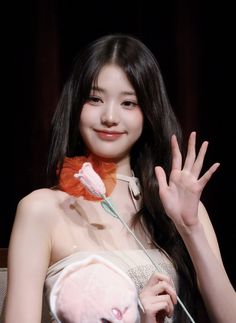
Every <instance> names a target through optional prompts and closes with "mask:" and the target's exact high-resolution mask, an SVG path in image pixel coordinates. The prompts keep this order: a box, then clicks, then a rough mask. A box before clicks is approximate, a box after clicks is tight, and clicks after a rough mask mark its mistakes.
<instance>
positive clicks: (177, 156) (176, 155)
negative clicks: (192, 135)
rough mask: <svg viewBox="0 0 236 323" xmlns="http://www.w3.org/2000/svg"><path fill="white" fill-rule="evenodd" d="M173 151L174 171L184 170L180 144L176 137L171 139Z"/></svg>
mask: <svg viewBox="0 0 236 323" xmlns="http://www.w3.org/2000/svg"><path fill="white" fill-rule="evenodd" d="M171 150H172V169H181V168H182V155H181V152H180V150H179V144H178V141H177V138H176V135H173V136H172V137H171Z"/></svg>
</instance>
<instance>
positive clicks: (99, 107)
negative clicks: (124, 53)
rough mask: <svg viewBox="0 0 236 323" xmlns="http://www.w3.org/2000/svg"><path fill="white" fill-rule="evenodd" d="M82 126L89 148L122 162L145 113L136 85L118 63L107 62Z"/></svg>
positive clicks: (90, 99)
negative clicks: (109, 63)
mask: <svg viewBox="0 0 236 323" xmlns="http://www.w3.org/2000/svg"><path fill="white" fill-rule="evenodd" d="M79 129H80V133H81V136H82V138H83V141H84V143H85V145H86V146H87V148H88V150H89V151H90V152H92V153H93V154H95V155H96V156H99V157H101V158H104V159H110V160H114V161H120V160H122V159H126V158H129V153H130V150H131V148H132V146H133V145H134V143H135V142H136V141H137V140H138V138H139V137H140V135H141V133H142V129H143V114H142V111H141V108H140V107H139V105H138V102H137V97H136V94H135V91H134V88H133V87H132V85H131V84H130V82H129V80H128V78H127V76H126V74H125V73H124V72H123V70H122V69H121V68H120V67H119V66H117V65H112V64H111V65H105V66H104V67H103V68H102V69H101V71H100V73H99V75H98V79H97V82H96V84H95V83H94V84H93V86H92V89H91V91H90V96H89V98H88V100H87V101H86V103H85V104H84V106H83V108H82V112H81V116H80V123H79Z"/></svg>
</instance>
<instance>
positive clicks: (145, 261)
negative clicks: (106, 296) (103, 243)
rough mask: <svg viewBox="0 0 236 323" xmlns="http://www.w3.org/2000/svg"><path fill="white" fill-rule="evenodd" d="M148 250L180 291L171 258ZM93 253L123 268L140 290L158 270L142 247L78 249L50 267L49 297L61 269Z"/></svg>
mask: <svg viewBox="0 0 236 323" xmlns="http://www.w3.org/2000/svg"><path fill="white" fill-rule="evenodd" d="M147 252H148V255H149V257H150V258H151V259H152V260H153V261H154V263H155V264H156V266H157V268H158V271H159V272H162V273H164V274H166V275H168V276H169V277H170V278H171V279H172V281H173V283H174V285H175V288H176V291H177V293H178V275H177V273H176V270H175V268H174V266H173V264H172V263H171V261H170V260H169V258H168V257H167V256H166V255H165V254H164V253H163V252H161V251H159V250H157V249H148V250H147ZM91 255H99V256H101V257H104V258H105V259H107V260H109V261H110V262H112V263H113V264H114V265H116V266H117V267H119V268H120V269H121V270H123V271H124V272H125V273H126V274H128V275H129V277H130V278H131V279H132V280H133V281H134V283H135V285H136V287H137V290H138V292H140V291H141V289H142V288H143V286H144V285H145V284H146V283H147V281H148V279H149V278H150V276H151V275H152V273H153V272H154V271H155V270H156V268H155V266H154V265H153V263H152V262H151V261H150V259H149V257H148V256H147V255H146V254H145V252H144V251H143V250H141V249H136V250H109V251H108V250H100V251H78V252H75V253H73V254H71V255H69V256H67V257H65V258H63V259H61V260H59V261H57V262H56V263H54V264H53V265H51V266H50V267H49V268H48V271H47V275H46V280H45V294H46V297H47V299H49V296H50V291H51V289H52V287H53V285H54V284H55V282H56V280H57V278H58V277H59V275H60V273H61V271H62V270H63V269H64V268H66V267H67V266H68V265H70V264H72V263H75V262H77V261H81V260H83V259H85V258H86V257H88V256H91ZM169 322H172V319H169V318H166V320H165V323H169Z"/></svg>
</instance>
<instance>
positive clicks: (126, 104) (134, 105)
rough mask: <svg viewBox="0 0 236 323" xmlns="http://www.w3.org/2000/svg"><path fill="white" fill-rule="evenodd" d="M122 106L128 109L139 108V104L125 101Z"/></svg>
mask: <svg viewBox="0 0 236 323" xmlns="http://www.w3.org/2000/svg"><path fill="white" fill-rule="evenodd" d="M122 105H123V106H124V107H125V108H126V109H134V108H136V107H137V106H138V103H136V102H133V101H124V102H123V103H122Z"/></svg>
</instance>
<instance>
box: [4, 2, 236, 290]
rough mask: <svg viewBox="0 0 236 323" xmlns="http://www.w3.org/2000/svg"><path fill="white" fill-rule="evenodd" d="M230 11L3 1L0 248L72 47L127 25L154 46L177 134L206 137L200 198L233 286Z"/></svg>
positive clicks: (36, 174) (33, 179)
mask: <svg viewBox="0 0 236 323" xmlns="http://www.w3.org/2000/svg"><path fill="white" fill-rule="evenodd" d="M206 3H207V4H206ZM233 12H234V10H233V7H232V4H231V2H230V1H224V2H223V3H219V4H217V3H216V2H215V1H212V2H211V1H187V0H182V1H169V0H166V1H158V0H156V1H153V0H152V1H149V0H146V1H144V0H143V1H141V0H137V1H134V2H131V1H127V0H126V1H124V0H120V1H116V2H115V1H89V2H84V3H83V4H82V2H81V1H69V0H64V1H56V0H55V1H53V0H47V1H46V0H41V1H40V0H38V1H37V0H35V1H24V2H23V3H22V2H19V1H15V3H14V2H11V3H9V4H8V5H7V7H6V8H3V7H2V15H3V16H5V20H4V26H3V28H2V30H3V33H4V37H3V38H2V40H1V43H2V46H1V48H2V49H1V51H2V53H3V54H4V60H3V66H2V71H4V73H2V81H3V82H2V84H4V88H3V91H2V95H3V96H2V100H1V102H2V107H1V115H2V117H1V121H2V122H1V125H2V127H1V129H2V172H1V178H2V190H3V192H2V208H1V209H2V214H1V217H0V219H1V226H0V229H1V233H0V247H7V246H8V243H9V237H10V232H11V228H12V224H13V220H14V214H15V209H16V205H17V203H18V201H19V200H20V199H21V198H22V197H23V196H24V195H26V194H28V193H29V192H30V191H32V190H34V189H37V188H40V187H43V186H44V163H45V158H46V152H47V143H48V142H47V139H48V131H49V124H50V119H51V116H52V113H53V111H54V109H55V106H56V102H57V99H58V96H59V93H60V90H61V87H62V84H63V82H64V81H65V79H66V77H67V75H68V73H69V70H70V67H71V64H72V62H73V58H74V57H75V55H76V53H77V51H78V50H79V49H80V47H81V46H83V45H84V44H85V43H87V42H88V41H90V40H93V39H95V38H96V37H98V36H101V35H103V34H107V33H111V32H126V33H130V34H133V35H135V36H138V37H139V38H141V39H142V40H143V41H144V42H145V43H146V45H147V46H148V47H149V48H150V49H151V50H152V51H153V52H154V53H155V55H156V57H157V59H158V61H159V63H160V66H161V70H162V73H163V76H164V80H165V82H166V86H167V90H168V93H169V97H170V101H171V103H172V105H173V107H174V110H175V111H176V113H177V115H178V117H179V119H180V121H181V124H182V126H183V130H184V133H185V135H186V136H187V135H188V134H189V132H190V131H191V130H197V132H198V139H199V141H202V140H205V139H207V140H209V141H210V146H209V151H208V154H207V160H206V167H207V166H209V165H210V164H211V163H213V162H215V161H219V162H220V163H221V167H220V169H219V170H218V172H217V173H216V174H215V175H214V177H213V178H212V180H211V181H210V183H209V184H208V186H207V187H206V189H205V191H204V192H203V196H202V200H203V202H204V204H205V205H206V207H207V209H208V212H209V215H210V217H211V220H212V222H213V225H214V227H215V231H216V233H217V236H218V240H219V245H220V249H221V252H222V257H223V260H224V263H225V267H226V270H227V272H228V274H229V277H230V279H231V281H232V283H233V284H234V286H236V263H235V261H234V254H235V251H234V248H235V246H236V238H235V236H236V230H235V220H234V219H235V216H236V212H235V204H234V202H235V201H236V189H235V186H236V185H235V183H236V176H235V167H234V164H235V163H234V158H233V155H234V154H235V152H234V150H235V148H236V146H235V139H236V138H235V129H234V128H235V122H234V118H233V111H234V109H235V100H234V93H235V89H234V84H235V81H234V77H235V73H234V66H233V65H234V61H233V43H234V41H235V31H234V30H235V26H234V25H235V23H234V20H233ZM2 87H3V86H2ZM3 127H5V129H3Z"/></svg>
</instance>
